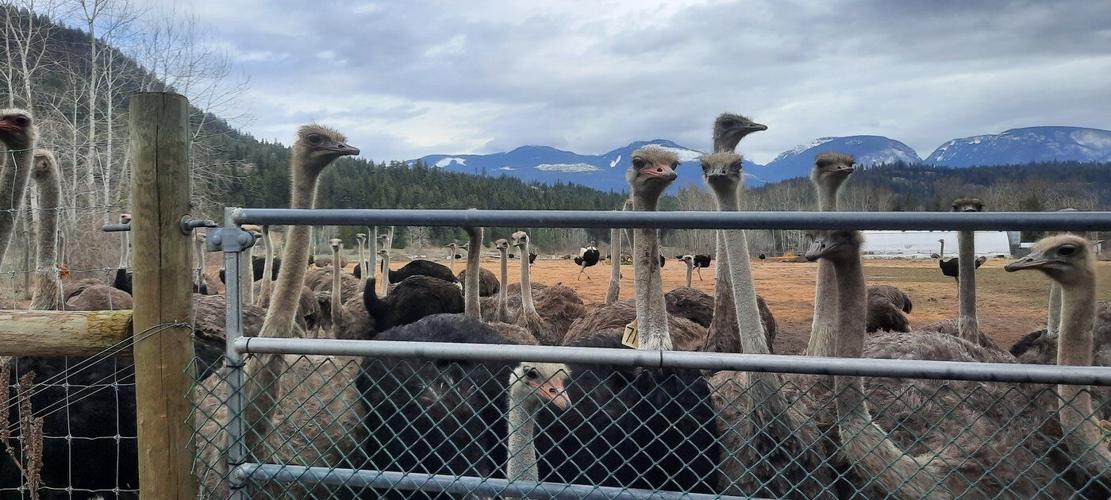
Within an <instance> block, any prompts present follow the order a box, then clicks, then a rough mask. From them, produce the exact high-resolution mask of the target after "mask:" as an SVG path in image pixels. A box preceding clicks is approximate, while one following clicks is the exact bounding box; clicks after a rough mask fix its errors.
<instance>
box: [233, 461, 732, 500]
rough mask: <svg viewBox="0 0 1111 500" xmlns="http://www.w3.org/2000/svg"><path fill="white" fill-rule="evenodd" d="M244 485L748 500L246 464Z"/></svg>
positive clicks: (239, 471) (240, 477)
mask: <svg viewBox="0 0 1111 500" xmlns="http://www.w3.org/2000/svg"><path fill="white" fill-rule="evenodd" d="M232 476H233V477H234V478H235V479H236V480H237V481H240V482H243V481H256V482H276V483H297V484H325V485H330V486H346V487H349V488H379V489H390V490H411V491H425V492H438V493H447V494H451V495H466V496H468V497H503V498H504V497H508V498H557V499H568V500H571V499H597V500H613V499H620V500H633V499H661V500H668V499H676V500H678V499H686V500H710V499H727V500H731V499H738V500H740V499H746V498H752V497H737V496H725V495H708V494H700V493H686V492H676V491H662V490H642V489H633V488H618V487H613V486H596V485H589V484H566V483H548V482H539V481H525V480H513V481H510V480H508V479H499V478H486V477H473V476H450V475H445V474H423V473H415V472H397V471H374V470H360V469H343V468H331V467H304V466H298V465H278V464H257V463H245V464H242V465H240V466H239V467H236V468H235V470H234V471H232Z"/></svg>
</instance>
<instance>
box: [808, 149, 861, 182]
mask: <svg viewBox="0 0 1111 500" xmlns="http://www.w3.org/2000/svg"><path fill="white" fill-rule="evenodd" d="M854 163H856V159H855V158H853V157H852V155H847V154H843V153H822V154H820V155H818V156H817V157H815V158H814V169H813V170H811V171H810V181H811V182H813V183H815V184H824V183H827V182H828V183H832V184H833V185H834V186H836V185H840V184H841V183H842V182H845V179H848V178H849V174H851V173H853V172H854V171H855V170H856V169H855V168H854V167H853V164H854Z"/></svg>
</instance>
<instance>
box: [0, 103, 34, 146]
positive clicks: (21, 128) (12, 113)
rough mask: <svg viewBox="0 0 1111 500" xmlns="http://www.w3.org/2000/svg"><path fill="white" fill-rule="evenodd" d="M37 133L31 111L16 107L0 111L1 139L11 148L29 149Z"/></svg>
mask: <svg viewBox="0 0 1111 500" xmlns="http://www.w3.org/2000/svg"><path fill="white" fill-rule="evenodd" d="M37 133H38V132H37V130H36V129H35V122H34V120H33V119H32V118H31V113H30V112H29V111H25V110H22V109H15V108H12V109H5V110H2V111H0V141H3V142H4V144H7V145H8V148H9V149H29V148H30V147H31V145H32V144H34V143H35V136H36V135H37Z"/></svg>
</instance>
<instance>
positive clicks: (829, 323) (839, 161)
mask: <svg viewBox="0 0 1111 500" xmlns="http://www.w3.org/2000/svg"><path fill="white" fill-rule="evenodd" d="M854 163H856V159H855V158H853V157H852V156H850V155H846V154H841V153H822V154H820V155H818V156H817V157H816V158H815V160H814V168H813V169H812V170H811V171H810V182H811V183H812V184H813V185H814V189H815V190H816V191H817V193H818V210H819V211H821V212H835V211H837V209H838V199H837V195H838V193H839V192H840V191H841V186H843V185H844V184H845V181H846V180H848V178H849V176H850V175H852V173H853V164H854ZM836 285H837V283H836V276H834V275H833V265H832V264H830V263H829V262H827V261H825V260H821V261H818V277H817V282H816V284H815V286H814V320H813V323H812V325H811V327H810V342H809V343H808V345H807V346H806V355H807V356H823V357H828V356H832V355H833V330H834V329H835V328H836V327H837V291H836V288H835V287H836Z"/></svg>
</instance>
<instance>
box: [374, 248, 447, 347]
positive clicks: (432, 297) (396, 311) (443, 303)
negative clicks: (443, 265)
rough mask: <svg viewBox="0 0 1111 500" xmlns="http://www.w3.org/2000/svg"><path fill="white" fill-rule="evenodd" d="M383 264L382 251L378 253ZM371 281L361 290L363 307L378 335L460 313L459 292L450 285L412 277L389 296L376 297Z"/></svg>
mask: <svg viewBox="0 0 1111 500" xmlns="http://www.w3.org/2000/svg"><path fill="white" fill-rule="evenodd" d="M379 252H380V253H382V259H383V261H384V262H387V263H388V262H389V261H388V258H389V257H388V256H387V255H388V254H386V250H385V249H383V250H379ZM374 289H375V279H374V278H370V279H368V280H367V282H366V287H365V288H364V289H363V307H365V308H366V310H367V313H368V314H370V317H371V318H373V319H374V328H375V330H376V331H378V332H382V331H385V330H388V329H390V328H393V327H395V326H399V325H406V324H409V323H412V322H414V321H417V320H419V319H421V318H423V317H425V316H430V315H433V314H440V313H461V312H463V308H464V303H463V293H462V292H461V291H460V290H459V287H458V286H456V285H455V284H454V283H450V282H447V281H444V280H442V279H439V278H433V277H431V276H424V275H414V276H410V277H408V278H405V279H404V280H403V281H402V282H401V283H398V284H397V285H396V286H395V287H394V288H393V290H391V291H390V294H389V295H387V296H384V297H382V298H378V296H377V294H376V293H375V291H374Z"/></svg>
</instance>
